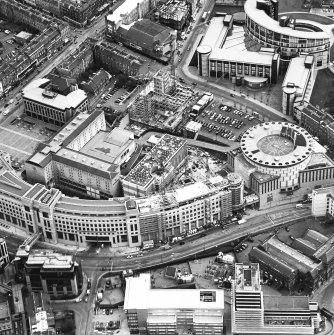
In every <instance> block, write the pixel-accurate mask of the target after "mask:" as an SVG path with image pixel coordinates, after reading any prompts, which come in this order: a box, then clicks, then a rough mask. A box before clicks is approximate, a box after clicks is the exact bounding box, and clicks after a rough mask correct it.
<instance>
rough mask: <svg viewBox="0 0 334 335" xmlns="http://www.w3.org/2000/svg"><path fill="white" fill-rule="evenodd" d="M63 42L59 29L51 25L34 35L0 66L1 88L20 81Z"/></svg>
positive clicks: (4, 88)
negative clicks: (15, 54) (14, 55)
mask: <svg viewBox="0 0 334 335" xmlns="http://www.w3.org/2000/svg"><path fill="white" fill-rule="evenodd" d="M63 43H64V40H63V37H62V35H61V33H60V31H59V30H58V29H57V28H56V27H53V26H52V25H51V26H50V27H49V28H47V29H45V30H43V31H42V33H41V34H40V35H37V36H35V37H34V38H33V39H32V40H31V41H30V42H29V43H28V44H26V45H25V46H24V47H23V48H22V49H20V50H19V51H18V53H17V56H16V57H14V58H12V59H11V60H10V61H8V62H3V64H1V66H0V85H2V87H3V90H6V89H7V88H8V89H10V88H11V87H13V86H15V85H18V84H20V83H22V80H23V79H24V78H25V77H26V76H27V75H28V74H30V73H31V72H32V71H34V70H35V69H36V67H37V66H38V65H39V64H41V63H42V62H44V61H46V60H48V59H50V57H51V56H52V55H53V54H54V52H56V51H57V49H58V48H60V47H61V46H62V45H63Z"/></svg>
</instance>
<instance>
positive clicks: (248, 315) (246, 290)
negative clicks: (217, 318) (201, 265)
mask: <svg viewBox="0 0 334 335" xmlns="http://www.w3.org/2000/svg"><path fill="white" fill-rule="evenodd" d="M310 305H311V303H310V302H309V299H308V297H305V296H303V297H299V296H296V297H294V296H289V297H283V296H269V295H267V296H264V295H263V292H262V290H261V285H260V269H259V264H256V263H249V264H241V263H238V264H235V279H234V281H233V284H232V305H231V306H232V308H231V314H232V315H231V318H232V334H233V335H242V334H245V335H246V334H247V335H249V334H277V335H283V334H286V335H288V334H289V335H291V334H296V335H297V334H298V335H302V334H310V335H311V334H313V333H314V320H313V318H312V316H311V307H310Z"/></svg>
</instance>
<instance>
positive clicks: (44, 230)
mask: <svg viewBox="0 0 334 335" xmlns="http://www.w3.org/2000/svg"><path fill="white" fill-rule="evenodd" d="M232 205H233V203H232V191H230V190H229V182H228V180H227V179H224V178H222V177H216V178H213V179H210V180H207V181H205V182H200V183H196V184H193V185H188V186H185V187H183V188H180V189H176V190H174V191H170V192H165V193H162V194H157V195H153V196H149V197H145V198H132V199H131V198H129V197H125V198H114V199H110V200H84V199H77V198H73V197H68V196H64V195H63V194H62V193H61V192H60V191H59V190H57V189H55V188H50V189H47V188H46V187H45V186H43V185H41V184H35V185H33V186H32V185H30V184H28V183H26V182H24V181H23V180H20V179H19V178H18V177H17V176H15V175H14V174H13V173H11V172H9V171H6V170H5V169H2V170H0V220H2V221H4V222H6V223H8V224H10V225H13V226H15V227H16V229H17V230H18V231H20V230H22V231H24V232H26V233H29V234H36V233H38V232H40V233H41V234H42V235H43V237H44V238H45V239H47V241H49V242H50V243H54V244H57V243H58V242H59V243H64V244H68V245H78V246H89V245H96V244H98V245H100V244H101V243H103V244H104V245H109V246H111V247H114V248H117V247H124V246H130V247H139V246H141V245H142V241H147V240H151V239H152V240H154V241H155V242H157V241H158V240H168V239H169V238H172V237H174V236H176V237H178V236H185V235H187V234H188V233H189V232H190V231H191V230H194V229H200V228H201V227H203V226H206V225H210V224H212V223H213V222H214V221H215V220H218V219H224V218H227V217H229V216H231V214H232Z"/></svg>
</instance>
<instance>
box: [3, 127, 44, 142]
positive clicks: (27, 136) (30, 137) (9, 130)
mask: <svg viewBox="0 0 334 335" xmlns="http://www.w3.org/2000/svg"><path fill="white" fill-rule="evenodd" d="M0 129H2V130H5V131H8V132H10V133H13V134H16V135H21V136H23V137H26V138H29V139H31V140H34V141H37V142H39V140H38V139H37V138H35V137H32V136H29V135H25V134H21V133H19V132H17V131H15V130H12V129H6V128H5V127H3V126H0Z"/></svg>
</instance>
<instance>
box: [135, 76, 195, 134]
mask: <svg viewBox="0 0 334 335" xmlns="http://www.w3.org/2000/svg"><path fill="white" fill-rule="evenodd" d="M194 97H195V94H194V91H193V90H192V89H191V88H189V87H185V86H182V85H181V84H180V83H178V82H177V81H176V80H175V78H173V76H172V75H171V74H170V73H168V72H163V71H159V72H157V73H156V74H155V75H154V76H153V80H151V81H150V82H149V83H147V84H146V86H144V87H143V89H142V91H141V92H140V93H139V94H138V96H137V97H136V99H135V100H134V102H133V103H132V104H131V105H130V106H129V115H130V121H132V122H135V123H136V122H138V123H140V124H143V125H149V126H154V127H159V128H162V129H168V130H171V131H173V130H175V128H176V127H177V126H178V125H179V124H180V123H181V122H182V119H183V113H184V111H185V110H186V108H187V107H188V106H189V105H190V104H191V103H192V102H193V99H194Z"/></svg>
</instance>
